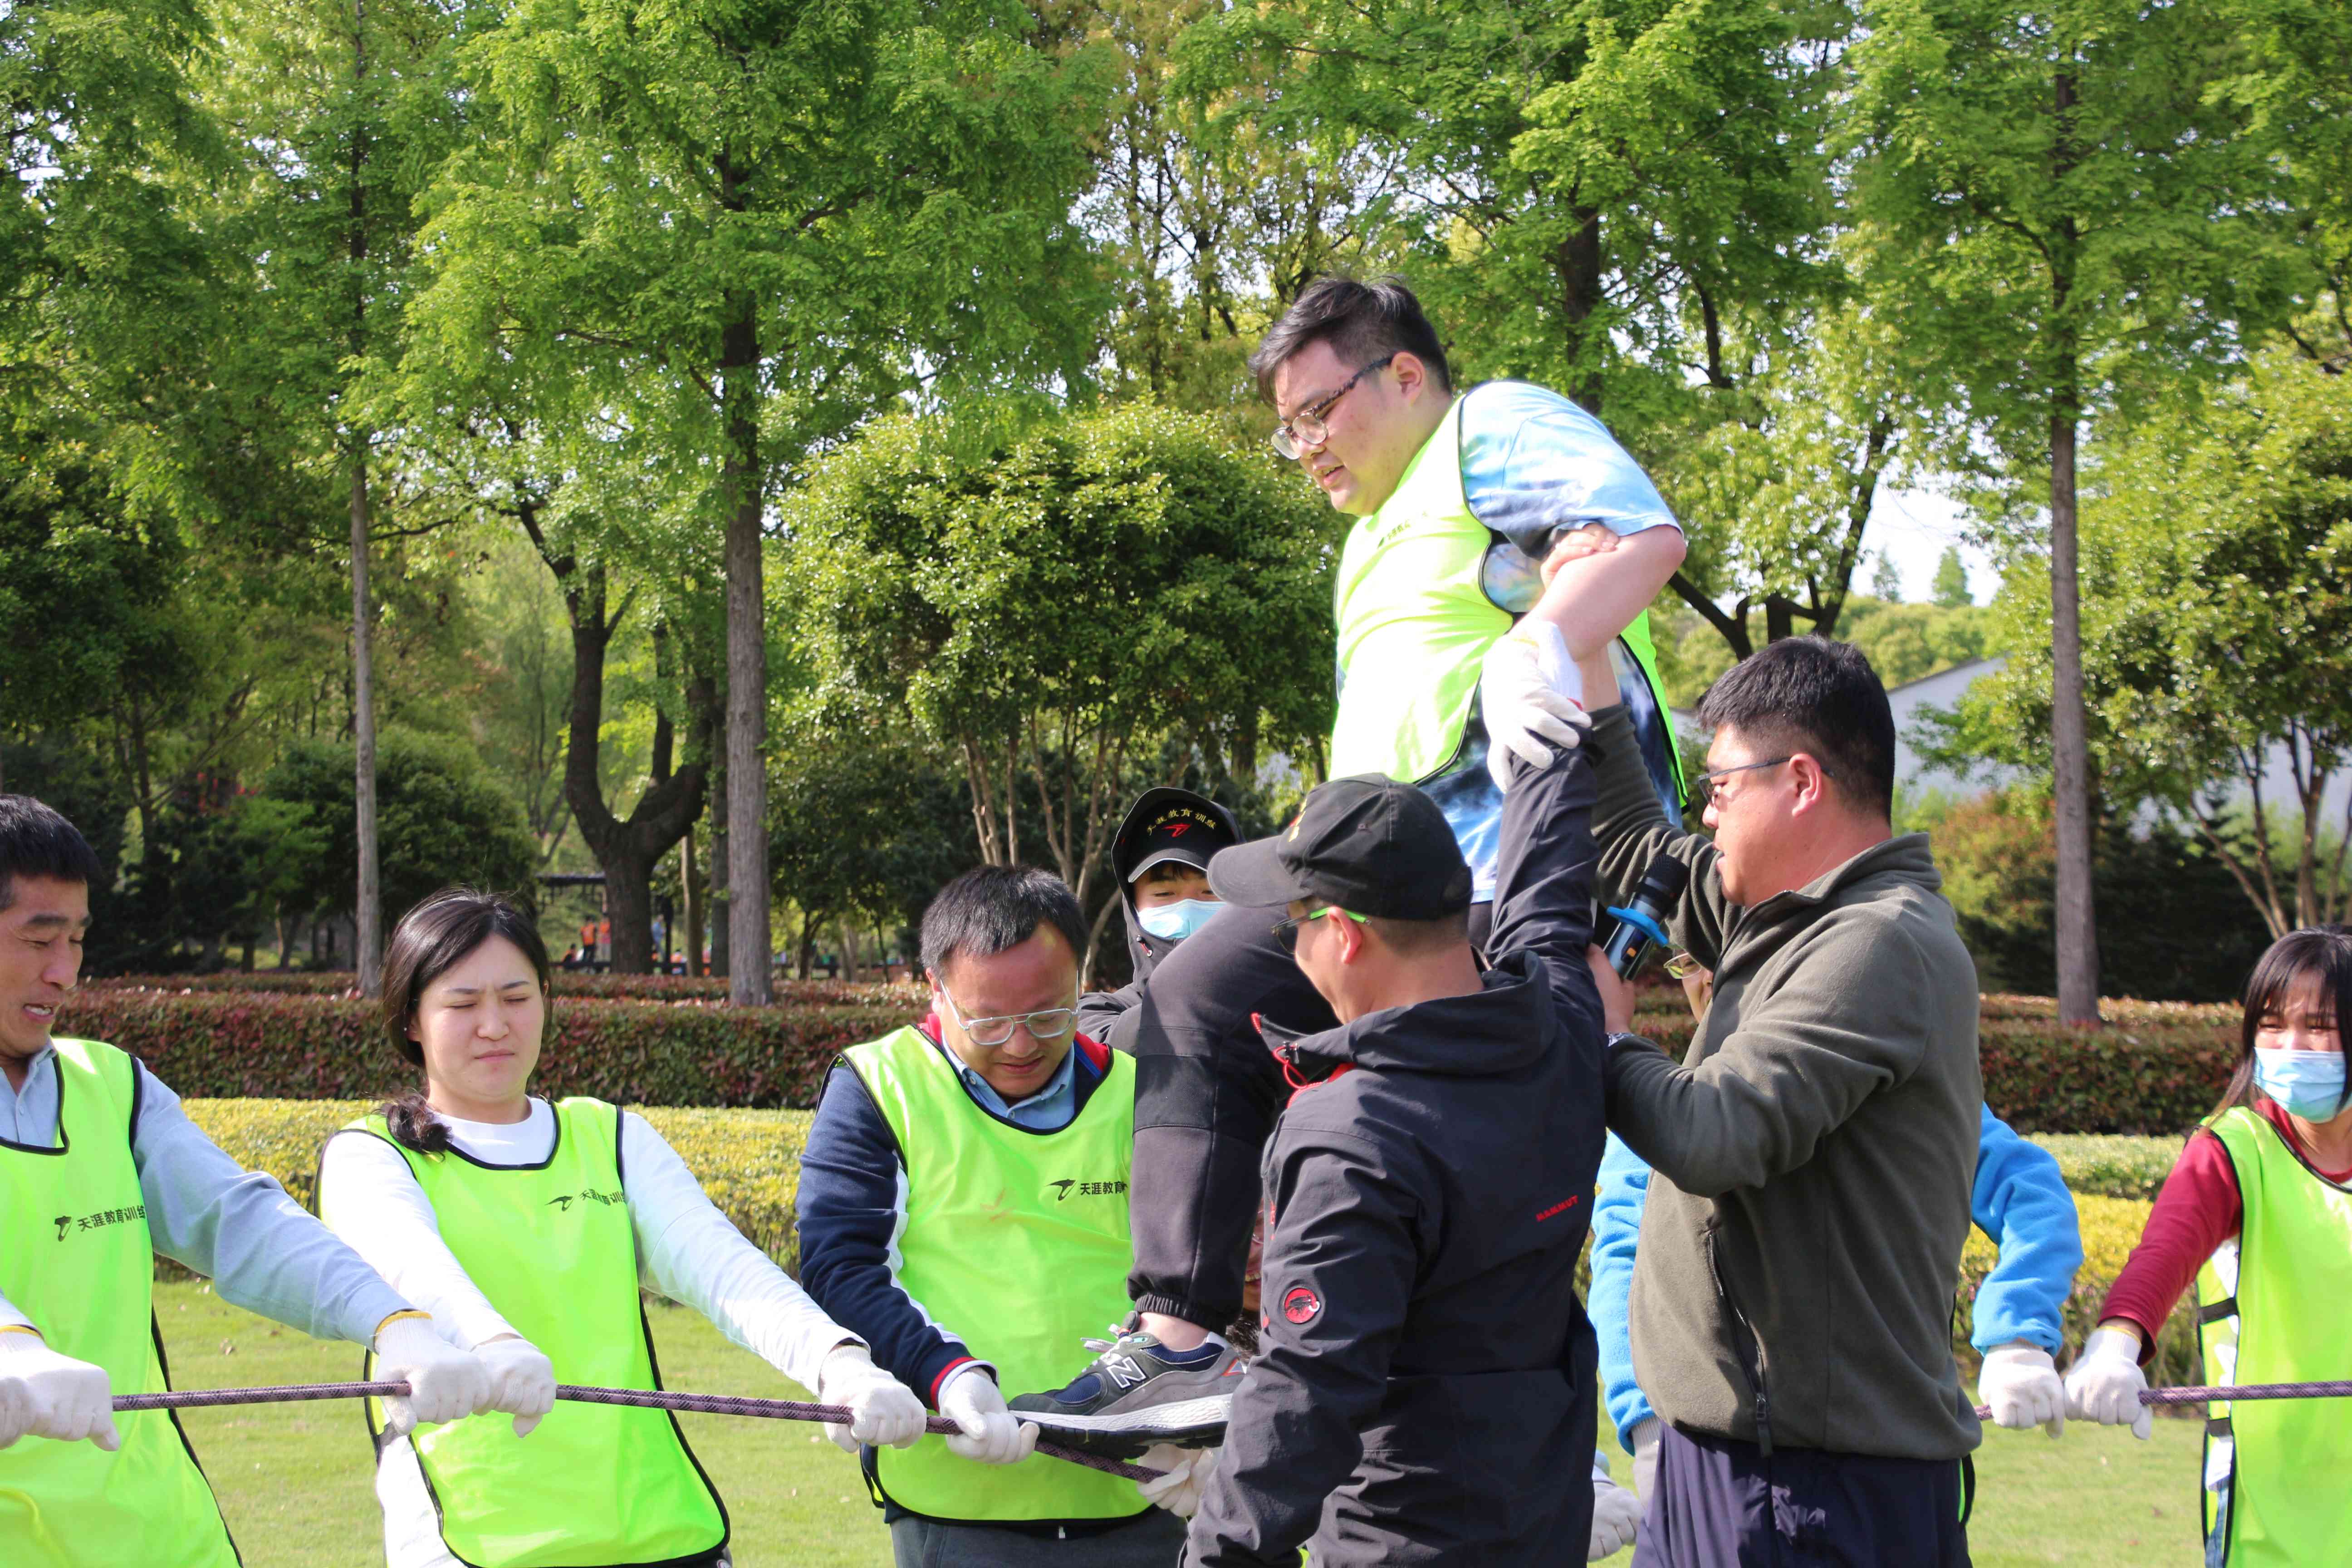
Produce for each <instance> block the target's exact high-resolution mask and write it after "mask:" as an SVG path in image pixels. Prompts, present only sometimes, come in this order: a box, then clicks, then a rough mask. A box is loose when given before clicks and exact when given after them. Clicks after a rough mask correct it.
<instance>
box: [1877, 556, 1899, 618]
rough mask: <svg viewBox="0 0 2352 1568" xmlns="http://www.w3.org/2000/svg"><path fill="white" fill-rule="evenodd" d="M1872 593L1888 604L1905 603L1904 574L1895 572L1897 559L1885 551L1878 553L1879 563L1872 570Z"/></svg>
mask: <svg viewBox="0 0 2352 1568" xmlns="http://www.w3.org/2000/svg"><path fill="white" fill-rule="evenodd" d="M1870 593H1871V596H1872V597H1873V598H1875V599H1879V600H1883V601H1884V602H1885V603H1886V604H1890V605H1899V604H1901V603H1902V602H1903V574H1902V573H1900V572H1898V571H1896V570H1895V557H1894V556H1892V555H1889V554H1888V553H1887V552H1885V551H1884V550H1882V551H1880V552H1878V563H1877V564H1876V565H1874V566H1873V567H1872V568H1871V569H1870Z"/></svg>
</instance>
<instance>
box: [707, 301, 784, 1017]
mask: <svg viewBox="0 0 2352 1568" xmlns="http://www.w3.org/2000/svg"><path fill="white" fill-rule="evenodd" d="M733 305H734V310H733V312H732V319H731V320H730V321H728V323H727V325H726V328H725V330H724V331H723V332H722V334H721V338H720V348H719V371H720V374H722V376H723V377H724V378H725V379H724V388H723V390H724V395H725V397H726V403H727V437H726V440H727V457H726V462H725V466H724V468H723V470H722V475H721V486H720V488H721V490H722V491H723V493H724V494H725V495H726V496H727V498H728V501H727V504H728V510H727V544H726V568H727V817H728V822H729V825H730V837H729V839H728V843H727V889H728V894H729V900H730V901H729V906H728V910H727V914H728V928H729V930H728V934H729V937H730V944H729V945H730V949H731V956H732V958H733V960H734V963H733V964H732V966H731V968H730V972H729V974H728V984H727V998H728V1000H729V1001H730V1002H732V1003H734V1004H735V1005H737V1006H759V1005H764V1004H765V1003H766V1002H768V1000H769V999H770V998H771V997H772V995H773V994H774V992H773V987H772V981H771V978H770V973H769V963H768V949H769V935H768V835H767V830H766V825H767V820H768V770H767V765H766V759H765V758H764V757H763V756H762V755H761V753H762V752H763V751H764V749H765V745H766V742H767V731H768V631H767V621H766V605H765V594H764V592H763V586H762V582H761V576H762V571H761V549H760V546H761V531H760V511H761V482H760V479H761V475H760V407H759V375H760V354H759V338H758V331H757V322H756V321H755V320H754V317H753V314H752V311H753V308H754V307H753V301H752V300H751V297H750V296H748V295H744V296H740V297H739V298H738V299H737V300H734V301H733Z"/></svg>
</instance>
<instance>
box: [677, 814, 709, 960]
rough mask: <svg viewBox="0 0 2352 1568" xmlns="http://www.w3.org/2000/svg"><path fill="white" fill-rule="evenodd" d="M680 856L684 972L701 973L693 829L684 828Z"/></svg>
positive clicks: (699, 894)
mask: <svg viewBox="0 0 2352 1568" xmlns="http://www.w3.org/2000/svg"><path fill="white" fill-rule="evenodd" d="M679 855H680V857H681V858H680V859H679V861H678V868H677V888H678V894H679V896H680V897H681V898H683V899H684V900H686V972H687V973H688V974H700V973H702V905H703V893H702V889H701V888H700V887H699V886H698V882H699V880H700V879H699V876H698V873H697V872H696V870H695V866H694V829H693V828H691V827H689V828H688V829H687V830H686V840H685V842H684V843H683V844H682V845H681V846H680V847H679Z"/></svg>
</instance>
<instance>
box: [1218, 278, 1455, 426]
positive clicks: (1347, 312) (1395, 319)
mask: <svg viewBox="0 0 2352 1568" xmlns="http://www.w3.org/2000/svg"><path fill="white" fill-rule="evenodd" d="M1314 343H1329V344H1330V345H1331V352H1332V353H1336V354H1338V355H1339V357H1340V358H1341V359H1343V360H1347V361H1349V363H1353V364H1360V365H1363V364H1370V363H1372V362H1373V361H1374V360H1376V359H1379V358H1380V357H1381V355H1382V354H1395V353H1409V354H1412V356H1414V357H1415V358H1416V359H1419V360H1420V361H1421V362H1422V363H1423V364H1425V365H1427V366H1429V369H1430V374H1433V375H1434V376H1436V377H1437V384H1439V385H1440V386H1443V387H1444V388H1446V389H1447V390H1448V391H1451V390H1452V389H1453V386H1454V375H1453V373H1452V372H1451V371H1449V370H1448V369H1446V366H1445V346H1444V344H1443V343H1441V342H1438V341H1437V329H1436V328H1435V327H1433V326H1431V325H1430V324H1429V318H1428V317H1427V316H1424V315H1423V314H1422V313H1421V301H1420V300H1416V299H1414V298H1413V297H1412V289H1408V288H1406V287H1405V285H1404V279H1402V278H1376V279H1373V280H1372V281H1371V282H1370V283H1359V282H1358V281H1356V280H1355V279H1352V278H1318V279H1316V280H1315V281H1314V282H1312V283H1309V284H1308V285H1307V288H1306V289H1305V290H1304V291H1303V292H1301V293H1300V294H1299V296H1298V298H1297V299H1296V300H1292V301H1291V302H1290V309H1288V310H1285V311H1284V312H1283V313H1282V319H1281V320H1279V321H1276V322H1275V323H1274V326H1273V327H1272V328H1271V329H1270V330H1269V331H1267V332H1266V334H1265V342H1261V343H1259V344H1258V345H1257V352H1256V353H1253V354H1251V355H1250V357H1249V368H1250V374H1252V375H1254V376H1255V377H1256V378H1257V391H1258V395H1259V396H1261V397H1263V398H1265V400H1266V401H1267V402H1268V403H1271V402H1273V401H1274V373H1275V371H1276V370H1277V369H1278V368H1280V366H1281V365H1282V363H1283V362H1284V361H1285V360H1287V359H1289V358H1290V357H1291V356H1292V355H1293V354H1295V353H1298V352H1299V351H1301V350H1302V349H1305V348H1307V347H1308V346H1309V345H1311V344H1314Z"/></svg>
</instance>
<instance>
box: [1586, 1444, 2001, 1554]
mask: <svg viewBox="0 0 2352 1568" xmlns="http://www.w3.org/2000/svg"><path fill="white" fill-rule="evenodd" d="M1975 1492H1976V1487H1975V1480H1974V1475H1973V1472H1972V1471H1971V1470H1970V1468H1969V1462H1968V1461H1967V1460H1966V1459H1882V1458H1877V1457H1876V1456H1874V1455H1870V1454H1832V1453H1828V1452H1825V1451H1823V1450H1822V1449H1819V1448H1788V1447H1777V1448H1774V1449H1773V1450H1772V1453H1771V1457H1770V1458H1764V1457H1762V1456H1761V1455H1759V1453H1758V1451H1757V1447H1756V1445H1755V1444H1753V1443H1742V1442H1739V1441H1738V1440H1737V1439H1736V1438H1729V1437H1708V1436H1696V1437H1694V1436H1686V1435H1685V1434H1684V1433H1681V1432H1677V1431H1675V1429H1674V1428H1673V1427H1671V1426H1669V1427H1667V1428H1666V1429H1665V1430H1664V1432H1663V1433H1662V1434H1660V1436H1659V1440H1658V1477H1657V1480H1656V1481H1655V1483H1654V1484H1653V1486H1652V1487H1651V1489H1650V1508H1649V1512H1648V1513H1647V1514H1646V1515H1645V1516H1643V1521H1642V1532H1641V1535H1640V1537H1639V1538H1638V1539H1637V1540H1636V1541H1635V1542H1634V1544H1633V1568H1829V1565H1832V1564H1835V1565H1836V1568H1969V1530H1968V1520H1969V1507H1970V1506H1971V1505H1972V1504H1973V1503H1974V1501H1975Z"/></svg>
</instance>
